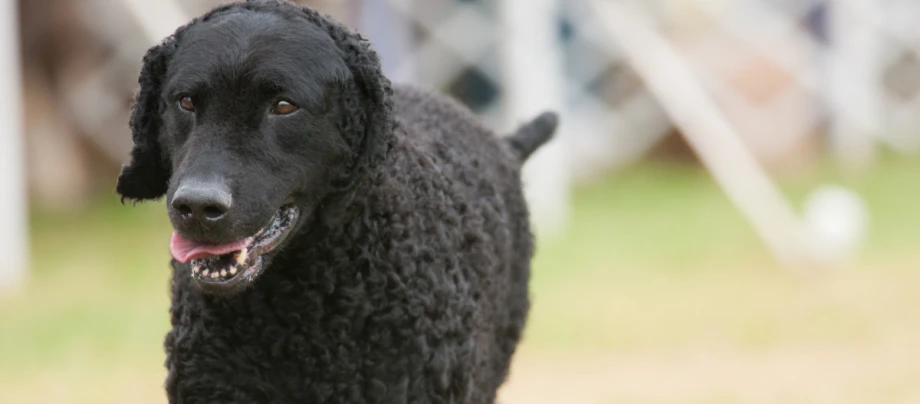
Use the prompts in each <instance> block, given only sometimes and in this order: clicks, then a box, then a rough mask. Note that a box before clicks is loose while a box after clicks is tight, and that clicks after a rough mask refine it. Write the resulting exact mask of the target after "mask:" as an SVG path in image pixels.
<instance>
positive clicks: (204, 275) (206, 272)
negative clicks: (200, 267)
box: [201, 269, 211, 278]
mask: <svg viewBox="0 0 920 404" xmlns="http://www.w3.org/2000/svg"><path fill="white" fill-rule="evenodd" d="M208 272H211V271H209V270H207V269H205V270H204V272H202V273H201V276H203V277H205V278H207V277H208Z"/></svg>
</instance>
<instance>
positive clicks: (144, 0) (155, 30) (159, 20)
mask: <svg viewBox="0 0 920 404" xmlns="http://www.w3.org/2000/svg"><path fill="white" fill-rule="evenodd" d="M122 4H124V5H125V7H126V8H127V9H128V12H130V13H131V15H132V16H133V17H134V20H135V21H137V22H138V24H140V26H141V29H142V30H143V31H144V35H145V36H146V37H147V39H148V40H149V41H150V43H158V42H160V41H161V40H163V39H165V38H166V37H168V36H170V35H172V33H173V32H174V31H175V30H176V29H177V28H179V27H181V26H182V25H183V24H185V23H187V22H188V21H189V18H188V17H187V16H186V15H185V13H184V12H183V11H182V8H181V7H180V6H179V3H178V2H177V1H176V0H157V1H150V0H122Z"/></svg>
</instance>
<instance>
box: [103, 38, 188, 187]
mask: <svg viewBox="0 0 920 404" xmlns="http://www.w3.org/2000/svg"><path fill="white" fill-rule="evenodd" d="M175 49H176V44H175V39H174V38H173V37H170V38H167V39H166V40H165V41H163V43H161V44H159V45H157V46H154V47H152V48H150V49H149V50H148V51H147V54H146V55H144V62H143V67H141V74H140V77H139V78H138V82H139V83H140V91H138V93H137V98H136V99H135V103H134V107H133V109H132V110H131V136H132V138H133V139H134V149H132V150H131V161H130V162H129V163H128V164H126V165H124V166H122V168H121V174H119V175H118V184H117V185H116V186H115V191H116V192H118V193H119V194H120V195H121V199H122V201H124V200H125V199H133V200H135V201H139V200H145V199H156V198H159V197H161V196H163V195H164V194H165V193H166V189H167V187H168V186H169V177H170V175H171V173H170V171H171V169H170V166H169V162H168V161H167V159H166V156H165V155H164V154H163V152H162V150H161V148H160V143H159V136H160V127H161V126H162V120H161V118H160V112H161V110H162V107H163V106H162V105H161V104H162V101H161V99H160V92H161V91H162V86H163V80H164V79H165V77H166V68H167V66H168V64H169V60H170V59H171V58H172V55H173V54H174V53H175Z"/></svg>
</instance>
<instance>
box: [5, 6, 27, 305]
mask: <svg viewBox="0 0 920 404" xmlns="http://www.w3.org/2000/svg"><path fill="white" fill-rule="evenodd" d="M18 25H19V17H18V11H17V7H16V1H15V0H0V99H3V100H6V102H2V103H0V125H3V127H2V129H0V132H2V133H0V257H2V259H0V290H8V289H10V288H12V287H14V286H16V285H17V284H19V283H20V282H21V281H22V280H23V278H24V277H25V274H26V272H27V269H28V265H29V263H28V256H29V243H28V240H29V227H28V207H27V197H26V172H25V161H24V160H25V159H24V156H25V150H24V147H23V119H22V109H21V107H20V105H21V103H22V99H23V96H22V88H21V85H20V83H21V82H22V80H21V70H20V69H21V68H20V64H19V63H20V57H19V27H18Z"/></svg>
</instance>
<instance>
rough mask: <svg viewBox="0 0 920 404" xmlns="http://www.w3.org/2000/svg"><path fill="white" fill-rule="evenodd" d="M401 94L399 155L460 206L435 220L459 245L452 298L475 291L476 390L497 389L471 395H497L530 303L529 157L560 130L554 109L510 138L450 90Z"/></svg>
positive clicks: (487, 399) (397, 100) (472, 324)
mask: <svg viewBox="0 0 920 404" xmlns="http://www.w3.org/2000/svg"><path fill="white" fill-rule="evenodd" d="M394 101H395V111H394V112H395V113H396V116H397V117H398V121H399V123H400V125H401V126H402V128H403V131H401V135H402V136H401V138H400V140H399V142H398V143H399V145H398V146H397V148H398V153H397V154H398V155H401V156H404V158H405V160H404V161H403V163H402V164H406V165H409V166H415V168H409V170H410V171H415V170H417V171H418V172H419V173H423V174H424V175H425V176H426V177H427V178H428V180H429V181H432V182H433V183H437V184H441V186H443V187H444V188H443V189H441V190H440V191H441V192H439V193H438V194H437V196H436V197H438V198H446V199H449V200H450V201H449V202H448V205H450V206H452V207H453V212H451V215H447V216H452V215H456V216H455V217H450V218H448V217H437V216H431V217H429V218H428V219H429V220H431V221H433V222H434V223H432V224H433V225H435V226H438V227H439V228H441V229H442V231H443V233H442V234H443V235H445V237H447V238H453V239H452V240H450V241H448V244H453V245H455V247H456V248H455V251H457V254H456V255H455V257H451V258H450V260H451V261H452V262H453V264H454V265H455V266H456V268H450V269H448V270H447V272H448V274H449V275H450V276H451V277H452V278H453V279H452V281H455V282H456V283H457V287H463V288H464V289H466V290H465V292H464V293H462V294H455V295H453V296H451V297H450V298H451V299H463V298H469V299H470V301H469V302H467V303H466V304H461V305H460V306H464V307H466V308H468V309H469V310H470V312H469V313H467V314H468V315H470V316H471V317H470V318H469V319H467V320H466V321H467V323H466V324H468V326H469V327H470V328H468V329H465V330H463V331H464V332H470V331H472V333H473V335H472V338H473V340H472V341H470V342H469V343H470V344H471V353H472V354H473V357H475V362H476V363H477V364H478V365H477V366H475V367H474V372H473V373H474V374H475V378H476V379H477V380H471V382H473V383H474V386H475V388H473V389H471V390H472V391H475V392H474V393H473V394H474V395H475V394H480V393H485V392H489V393H488V395H487V396H483V397H479V399H473V400H471V401H470V402H491V401H492V400H493V399H494V392H495V390H496V389H497V388H498V386H499V385H500V384H501V382H502V380H503V379H504V378H505V376H506V374H507V371H508V365H509V362H510V358H511V356H512V354H513V352H514V350H515V347H516V345H517V343H518V341H519V339H520V336H521V332H522V330H523V328H524V324H525V321H526V318H527V313H528V310H529V306H530V303H529V299H528V292H527V291H528V285H527V284H528V280H529V277H530V260H531V257H532V255H533V237H532V235H531V231H530V225H529V214H528V210H527V205H526V203H525V201H524V197H523V193H522V188H521V179H520V169H521V165H522V164H523V162H524V160H526V157H527V155H529V154H530V153H531V152H533V150H534V149H536V148H537V147H539V145H540V144H542V143H543V142H544V141H546V140H548V138H549V137H550V136H551V135H552V132H553V130H554V129H555V115H554V114H550V115H543V116H541V117H540V118H539V119H537V120H535V121H533V122H531V123H530V124H529V125H524V126H523V127H522V128H521V129H519V130H518V131H517V132H516V133H515V134H514V135H512V136H509V137H507V138H504V139H503V138H500V137H498V136H496V134H495V133H494V132H492V131H491V130H490V129H488V128H487V127H486V126H485V125H483V124H482V123H481V122H480V121H479V119H478V118H476V117H475V116H474V115H473V114H472V113H471V112H470V111H469V110H467V109H466V108H464V107H463V106H461V105H460V104H458V103H457V102H455V101H454V100H452V99H449V98H446V97H444V96H440V95H436V94H432V93H429V92H426V91H424V90H420V89H416V88H411V87H403V86H397V87H396V88H395V100H394ZM520 140H524V141H527V142H530V143H527V144H526V145H524V146H521V147H518V145H517V144H516V143H515V141H520ZM402 164H397V167H398V166H401V165H402ZM403 169H405V168H398V170H403ZM410 188H412V189H414V190H415V191H419V188H417V187H410ZM423 188H424V189H426V190H427V189H428V187H423ZM416 196H417V197H418V198H422V199H424V198H429V197H433V196H434V195H431V194H427V193H425V192H423V193H421V194H418V195H416ZM453 219H456V220H457V222H454V221H453ZM448 227H451V228H452V229H451V230H447V228H448ZM448 234H450V236H448ZM451 236H453V237H451ZM458 292H459V291H458ZM464 295H467V296H464ZM480 399H481V401H480Z"/></svg>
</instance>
